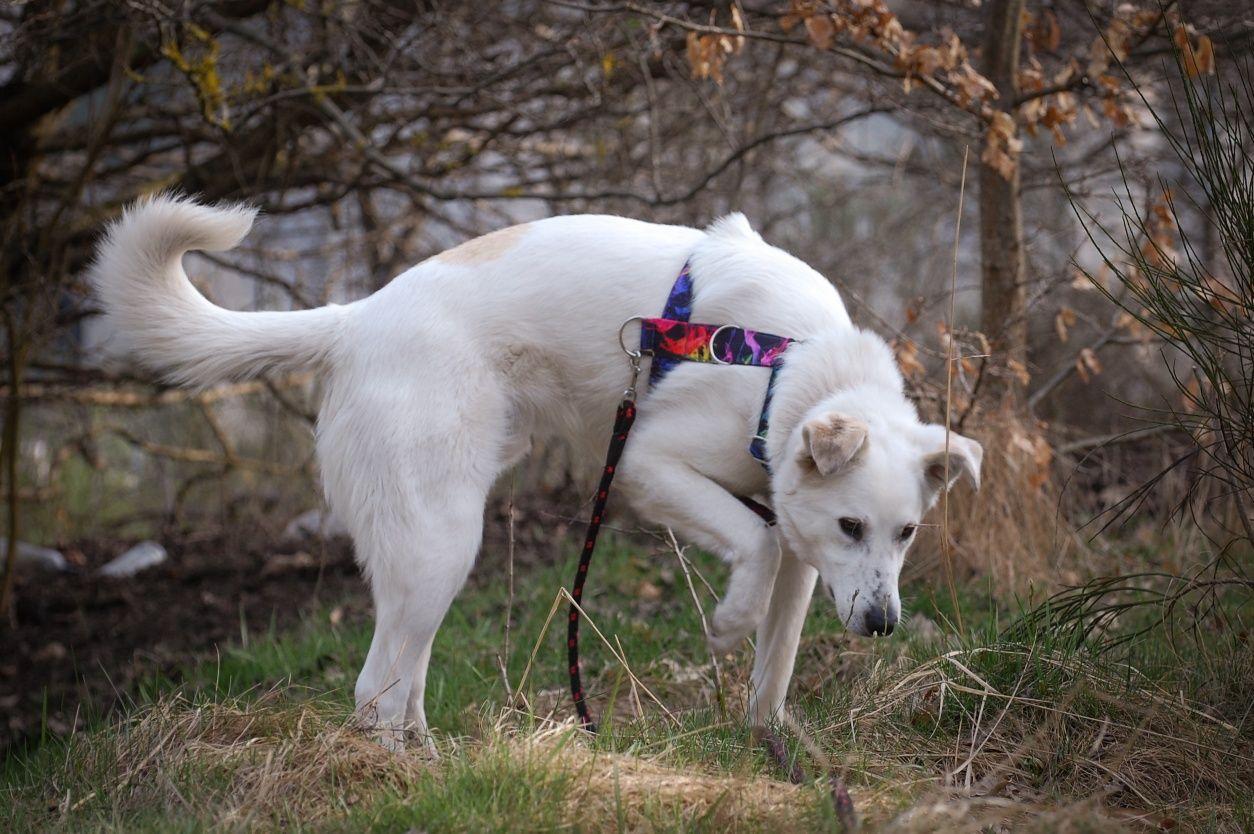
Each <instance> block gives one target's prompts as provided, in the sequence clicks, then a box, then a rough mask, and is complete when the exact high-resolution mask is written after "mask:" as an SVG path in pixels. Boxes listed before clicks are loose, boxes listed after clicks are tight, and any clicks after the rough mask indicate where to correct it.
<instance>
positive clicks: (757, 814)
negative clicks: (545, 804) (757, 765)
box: [506, 728, 819, 831]
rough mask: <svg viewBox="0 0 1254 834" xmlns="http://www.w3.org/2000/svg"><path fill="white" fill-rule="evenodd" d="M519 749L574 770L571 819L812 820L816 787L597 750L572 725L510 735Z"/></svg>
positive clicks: (646, 826)
mask: <svg viewBox="0 0 1254 834" xmlns="http://www.w3.org/2000/svg"><path fill="white" fill-rule="evenodd" d="M506 743H507V744H508V745H509V746H510V747H511V748H512V749H513V750H515V751H516V753H515V755H521V756H525V757H529V756H535V755H537V754H538V753H539V754H542V755H545V756H547V757H548V761H550V762H552V764H553V765H555V766H557V767H559V768H560V769H561V770H563V771H565V772H566V773H568V774H571V775H572V777H573V781H572V783H571V785H570V791H569V793H568V795H567V805H568V809H569V813H570V819H572V820H577V821H580V822H581V824H584V825H588V826H589V827H590V828H591V829H592V830H609V829H612V828H614V827H615V825H616V824H617V825H618V826H619V828H620V830H624V829H625V830H628V831H649V830H653V828H654V827H655V826H656V824H657V823H658V822H660V821H670V822H673V821H674V820H675V818H676V816H678V817H680V818H681V819H685V820H688V821H696V820H702V821H703V822H704V823H705V824H706V825H707V826H715V827H718V828H725V829H729V830H734V831H739V830H751V831H753V830H763V829H764V828H766V827H768V826H769V827H771V828H775V829H778V830H783V831H803V830H807V829H808V828H809V827H810V826H812V825H813V823H814V819H813V813H814V808H815V805H816V802H817V801H818V800H819V794H818V793H817V792H816V789H815V788H813V787H806V786H800V785H793V784H790V783H787V782H781V781H776V780H773V779H769V778H766V777H761V776H752V775H749V776H739V775H729V774H726V773H721V774H718V773H711V772H702V771H701V770H700V769H699V768H698V767H695V766H692V765H688V766H684V767H671V766H668V765H666V764H665V763H663V761H661V760H660V759H658V758H647V757H644V756H641V755H638V754H630V755H629V754H623V753H611V752H603V751H597V750H594V749H592V748H591V747H589V746H588V745H587V744H585V743H584V742H583V741H582V740H581V739H579V738H578V737H577V734H575V731H573V730H572V729H570V728H559V729H552V730H544V731H541V732H538V733H532V734H528V735H519V736H515V737H513V738H511V739H509V741H508V742H506Z"/></svg>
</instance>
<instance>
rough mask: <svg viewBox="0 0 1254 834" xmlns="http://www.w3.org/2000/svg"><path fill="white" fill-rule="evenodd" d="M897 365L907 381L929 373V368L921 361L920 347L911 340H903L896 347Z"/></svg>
mask: <svg viewBox="0 0 1254 834" xmlns="http://www.w3.org/2000/svg"><path fill="white" fill-rule="evenodd" d="M895 349H896V353H897V364H898V365H899V366H900V367H901V373H902V375H903V376H905V377H906V379H918V378H920V377H922V376H923V375H924V374H926V373H927V368H925V367H924V366H923V363H922V362H920V361H919V346H918V345H916V344H915V343H914V342H913V341H911V340H910V339H903V340H901V341H900V342H897V344H896V345H895Z"/></svg>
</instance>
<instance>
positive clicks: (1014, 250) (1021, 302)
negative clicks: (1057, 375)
mask: <svg viewBox="0 0 1254 834" xmlns="http://www.w3.org/2000/svg"><path fill="white" fill-rule="evenodd" d="M1023 6H1024V0H989V2H987V4H986V6H985V8H986V10H987V11H986V14H987V17H986V18H985V24H984V56H983V62H984V65H983V68H982V71H983V73H984V75H985V76H986V77H987V78H988V79H989V80H990V81H992V82H993V84H994V85H995V86H996V87H997V92H998V95H999V98H998V102H997V106H998V107H999V108H1000V109H1002V110H1005V111H1010V110H1011V108H1012V106H1013V102H1014V100H1015V99H1016V98H1017V97H1018V95H1019V85H1018V72H1019V44H1020V43H1021V41H1022V34H1023V33H1022V27H1023ZM980 258H981V273H982V275H981V288H982V290H983V296H982V298H983V300H982V307H981V329H982V330H983V331H984V334H985V335H986V336H988V338H989V341H990V342H991V344H992V349H993V353H994V358H995V360H996V364H997V365H998V366H1000V367H1007V366H1008V367H1009V368H1010V369H1011V370H1012V372H1011V373H1007V374H1004V375H1003V374H999V375H997V376H996V377H995V378H994V379H993V380H991V381H992V382H993V383H994V390H993V391H992V392H991V393H992V394H993V395H994V398H999V397H1004V396H1009V397H1011V398H1013V399H1014V400H1015V401H1016V404H1022V402H1023V395H1024V386H1023V384H1022V382H1021V381H1020V379H1019V378H1018V377H1017V375H1016V374H1015V373H1014V372H1013V371H1014V370H1017V369H1024V368H1026V363H1027V343H1028V323H1027V311H1026V309H1025V308H1026V301H1027V288H1026V282H1025V275H1026V270H1025V267H1024V254H1023V210H1022V206H1021V201H1020V189H1019V163H1018V159H1017V158H1016V160H1015V165H1014V170H1013V172H1012V173H1011V175H1010V177H1009V178H1007V177H1004V176H1002V174H1001V172H999V171H998V170H997V169H995V168H993V167H992V166H991V165H989V164H988V163H985V162H981V164H980ZM1015 363H1017V366H1016V364H1015Z"/></svg>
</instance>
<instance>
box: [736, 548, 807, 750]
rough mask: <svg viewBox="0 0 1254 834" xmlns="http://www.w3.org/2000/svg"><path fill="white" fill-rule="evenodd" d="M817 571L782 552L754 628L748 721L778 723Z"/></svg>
mask: <svg viewBox="0 0 1254 834" xmlns="http://www.w3.org/2000/svg"><path fill="white" fill-rule="evenodd" d="M817 576H818V571H816V570H815V569H814V568H812V567H810V566H809V565H807V564H805V563H803V562H801V561H800V560H799V559H797V558H796V557H795V556H793V555H792V554H790V553H787V552H785V553H784V555H783V558H782V559H781V560H780V564H779V572H778V573H777V574H776V575H775V587H774V588H773V589H772V591H771V604H770V607H769V608H768V609H767V612H766V619H764V620H763V621H762V624H761V625H760V626H759V627H758V639H757V647H756V654H755V655H754V658H753V675H752V677H751V679H750V681H751V683H750V686H751V690H750V692H749V722H750V724H752V725H753V726H766V725H768V724H769V723H770V722H772V721H775V720H778V719H779V717H780V713H781V712H782V711H783V709H784V698H785V696H786V695H787V694H788V681H789V680H791V678H792V669H793V664H794V663H795V662H796V659H797V645H798V644H799V643H800V641H801V627H802V626H803V625H804V624H805V620H806V611H807V610H808V609H809V607H810V598H811V596H813V594H814V580H815V578H816V577H817Z"/></svg>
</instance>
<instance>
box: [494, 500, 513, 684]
mask: <svg viewBox="0 0 1254 834" xmlns="http://www.w3.org/2000/svg"><path fill="white" fill-rule="evenodd" d="M506 517H507V523H508V525H509V528H508V532H509V544H508V545H507V547H506V551H505V553H506V559H507V565H508V571H509V595H508V596H507V597H506V598H505V637H504V639H503V644H502V646H501V653H500V654H498V655H497V656H496V665H497V666H498V667H499V668H500V670H501V685H502V686H504V687H505V702H506V703H507V704H512V703H513V702H514V692H513V690H511V689H510V686H509V635H510V620H511V619H513V616H514V484H513V482H512V481H511V482H510V485H509V508H508V509H507V510H506Z"/></svg>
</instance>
